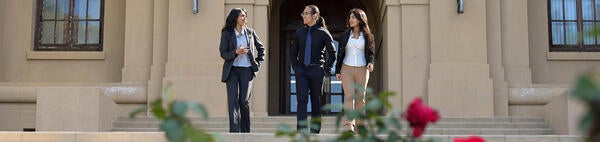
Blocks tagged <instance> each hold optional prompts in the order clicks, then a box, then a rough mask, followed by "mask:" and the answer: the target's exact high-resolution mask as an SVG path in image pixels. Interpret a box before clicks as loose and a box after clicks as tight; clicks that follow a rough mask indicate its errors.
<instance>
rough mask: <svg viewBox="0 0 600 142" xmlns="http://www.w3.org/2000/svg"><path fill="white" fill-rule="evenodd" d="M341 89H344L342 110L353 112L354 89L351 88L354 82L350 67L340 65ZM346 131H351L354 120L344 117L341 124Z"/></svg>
mask: <svg viewBox="0 0 600 142" xmlns="http://www.w3.org/2000/svg"><path fill="white" fill-rule="evenodd" d="M341 74H342V88H343V89H344V110H348V111H350V110H355V109H354V104H355V101H354V100H355V99H354V98H355V95H354V92H355V89H354V87H353V85H354V83H355V81H354V78H353V77H352V67H350V66H347V65H342V70H341ZM342 124H344V125H345V126H347V127H348V129H353V128H352V127H353V126H354V120H347V119H346V118H345V117H344V118H343V123H342Z"/></svg>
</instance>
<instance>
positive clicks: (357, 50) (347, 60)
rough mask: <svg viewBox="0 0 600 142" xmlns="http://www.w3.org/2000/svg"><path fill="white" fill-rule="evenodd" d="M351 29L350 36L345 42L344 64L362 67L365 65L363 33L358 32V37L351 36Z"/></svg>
mask: <svg viewBox="0 0 600 142" xmlns="http://www.w3.org/2000/svg"><path fill="white" fill-rule="evenodd" d="M352 34H353V33H352V31H350V37H349V38H348V43H347V44H346V57H344V64H346V65H348V66H354V67H362V66H365V65H367V60H366V59H365V39H364V38H363V33H362V32H360V35H359V36H358V39H355V38H352Z"/></svg>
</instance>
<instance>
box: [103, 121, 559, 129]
mask: <svg viewBox="0 0 600 142" xmlns="http://www.w3.org/2000/svg"><path fill="white" fill-rule="evenodd" d="M159 124H160V122H158V121H156V122H137V121H134V122H129V121H117V122H114V123H113V126H114V127H115V128H158V125H159ZM279 124H284V123H280V122H252V123H251V126H252V128H275V127H277V125H279ZM285 124H287V125H290V126H295V125H296V123H295V122H293V123H285ZM193 125H194V126H196V127H200V128H228V127H229V124H228V123H227V122H194V123H193ZM401 125H402V126H408V123H406V122H402V123H401ZM322 127H323V128H335V122H330V121H326V122H323V124H322ZM429 128H548V126H547V125H546V123H539V122H437V123H433V124H431V125H429Z"/></svg>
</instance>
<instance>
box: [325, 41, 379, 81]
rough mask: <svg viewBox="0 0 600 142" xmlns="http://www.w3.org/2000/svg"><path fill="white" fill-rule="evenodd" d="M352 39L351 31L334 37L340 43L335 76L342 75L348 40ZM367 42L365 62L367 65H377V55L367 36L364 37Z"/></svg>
mask: <svg viewBox="0 0 600 142" xmlns="http://www.w3.org/2000/svg"><path fill="white" fill-rule="evenodd" d="M349 38H350V30H346V31H344V32H342V33H340V34H338V35H336V36H335V37H334V39H335V40H336V41H338V42H339V49H338V50H339V52H338V56H337V62H336V64H335V74H340V73H341V70H342V64H344V63H343V62H344V58H345V57H346V45H347V44H348V39H349ZM363 38H364V40H365V61H367V64H369V63H371V64H375V53H373V51H372V50H371V48H369V46H371V45H370V44H371V43H369V39H368V37H367V35H366V34H365V35H364V36H363Z"/></svg>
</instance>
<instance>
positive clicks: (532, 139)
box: [0, 132, 584, 142]
mask: <svg viewBox="0 0 600 142" xmlns="http://www.w3.org/2000/svg"><path fill="white" fill-rule="evenodd" d="M216 135H219V136H220V137H222V138H224V141H232V142H257V141H259V142H287V141H290V139H289V138H286V137H275V134H273V133H217V134H216ZM338 136H339V134H318V135H313V136H312V137H311V138H312V139H317V140H320V141H327V140H331V139H334V138H336V137H338ZM479 136H480V137H482V138H484V139H485V140H486V141H488V142H576V141H581V140H582V139H583V138H584V136H578V135H479ZM382 137H385V135H382ZM455 137H467V135H424V136H423V139H430V138H433V139H436V140H439V141H443V142H450V141H452V140H453V139H454V138H455ZM0 138H2V139H0V142H26V141H31V140H37V141H59V142H63V141H71V142H108V141H123V142H168V141H167V140H166V138H165V134H164V133H162V132H0Z"/></svg>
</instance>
